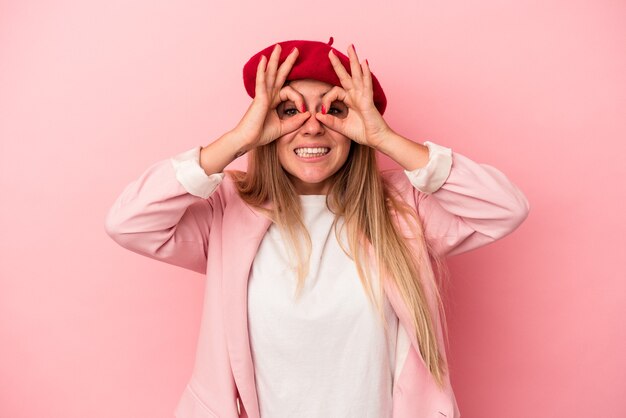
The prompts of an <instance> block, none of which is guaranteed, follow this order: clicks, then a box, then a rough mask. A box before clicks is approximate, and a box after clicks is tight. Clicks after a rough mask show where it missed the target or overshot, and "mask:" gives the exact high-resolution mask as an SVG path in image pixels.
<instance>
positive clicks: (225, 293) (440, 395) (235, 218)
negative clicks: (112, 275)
mask: <svg viewBox="0 0 626 418" xmlns="http://www.w3.org/2000/svg"><path fill="white" fill-rule="evenodd" d="M383 175H384V176H386V177H388V178H389V179H391V180H392V181H393V182H394V183H395V184H396V185H397V187H398V188H399V189H400V190H401V192H402V196H403V198H404V199H405V200H406V202H408V203H409V204H410V205H411V206H412V207H413V208H415V210H416V211H417V213H418V215H419V217H420V219H421V220H422V222H423V225H424V233H425V236H426V238H427V239H428V240H429V241H430V242H431V243H432V244H433V245H434V247H435V248H436V251H439V252H440V253H442V254H444V255H454V254H460V253H463V252H466V251H469V250H472V249H475V248H477V247H480V246H483V245H486V244H489V243H491V242H493V241H495V240H497V239H499V238H502V237H504V236H505V235H507V234H509V233H510V232H512V231H513V230H514V229H516V228H517V227H518V226H519V225H520V224H521V223H522V222H523V220H524V219H525V218H526V217H527V216H528V212H529V204H528V201H527V199H526V197H525V196H524V194H523V193H522V192H521V191H520V190H519V189H518V188H517V187H516V186H515V185H514V184H513V183H512V182H511V181H510V180H508V179H507V177H506V176H505V175H504V174H503V173H502V172H500V171H498V170H497V169H495V168H493V167H491V166H489V165H486V164H478V163H476V162H474V161H472V160H470V159H469V158H467V157H465V156H463V155H461V154H459V153H453V154H452V167H451V170H450V174H449V176H448V178H447V179H446V181H445V183H444V184H443V185H442V186H441V187H440V188H439V189H438V190H436V191H435V192H433V193H425V192H422V191H419V190H418V189H416V188H415V187H413V186H412V185H411V183H410V182H409V181H408V178H407V176H406V175H405V174H404V172H403V171H402V170H395V171H388V172H385V173H383ZM269 226H270V221H269V220H268V219H267V218H266V217H264V216H263V215H262V214H260V213H258V212H257V211H255V210H254V209H252V208H251V207H249V206H248V205H247V204H245V203H244V202H243V201H242V200H241V199H240V198H239V196H238V194H237V192H236V190H235V188H234V185H233V183H232V181H231V180H230V178H229V176H226V177H225V178H224V180H223V181H222V183H221V184H220V185H219V187H218V188H217V189H216V190H215V191H214V192H213V193H212V194H211V195H210V196H209V197H208V198H206V199H205V198H202V197H199V196H196V195H192V194H190V193H189V192H188V191H187V190H186V189H185V188H184V187H183V186H182V184H181V183H180V182H179V181H178V180H177V179H176V173H175V169H174V167H173V165H172V162H171V161H170V159H167V160H162V161H159V162H157V163H155V164H153V165H152V166H150V167H149V168H148V169H147V170H146V171H145V172H144V173H143V174H142V175H141V176H140V177H139V178H138V179H137V180H135V181H133V182H132V183H130V184H129V185H128V186H127V187H126V188H125V189H124V190H123V192H122V194H121V195H120V196H119V197H118V198H117V200H116V201H115V203H114V205H113V206H112V207H111V209H110V210H109V213H108V215H107V218H106V222H105V230H106V232H107V233H108V234H109V235H110V236H111V238H112V239H113V240H115V241H116V242H117V243H118V244H119V245H121V246H122V247H124V248H126V249H129V250H131V251H134V252H136V253H139V254H142V255H144V256H147V257H150V258H153V259H156V260H160V261H163V262H166V263H170V264H174V265H177V266H180V267H184V268H186V269H190V270H193V271H196V272H198V273H202V274H206V286H205V295H204V304H203V312H202V320H201V328H200V332H199V337H198V344H197V351H196V360H195V365H194V368H193V372H192V374H191V377H190V379H189V381H188V384H187V386H186V388H185V389H184V391H183V393H182V396H181V398H180V401H179V403H178V405H177V408H176V412H175V414H176V417H178V418H235V417H249V418H260V413H259V405H258V399H257V392H256V389H255V380H254V379H255V377H254V366H253V363H252V356H251V350H250V342H249V338H248V323H247V281H248V274H249V272H250V268H251V265H252V262H253V260H254V257H255V254H256V252H257V249H258V247H259V244H260V242H261V239H262V238H263V236H264V234H265V232H266V231H267V229H268V227H269ZM385 292H386V295H387V297H388V299H389V301H390V303H391V305H392V306H393V308H394V310H395V312H396V314H397V316H398V318H399V338H400V336H402V335H403V336H405V338H406V344H405V345H404V346H402V344H400V345H399V347H404V348H402V350H403V352H402V353H400V354H399V355H398V356H397V357H398V359H399V361H401V363H398V364H397V368H396V370H398V371H399V373H396V375H395V376H394V388H393V418H442V417H448V418H453V417H454V418H456V417H459V416H460V413H459V409H458V406H457V403H456V400H455V396H454V392H453V390H452V388H451V386H450V381H449V378H446V385H445V388H444V389H443V390H440V389H439V388H438V386H437V385H436V383H435V381H434V380H433V379H432V378H431V376H430V374H429V373H428V370H427V369H426V367H425V365H424V362H423V361H422V358H421V356H420V355H419V349H418V345H417V339H416V335H415V333H414V332H413V329H412V327H411V320H410V314H409V312H408V310H407V309H406V307H405V306H404V304H403V301H402V299H401V298H400V296H399V293H398V292H397V290H396V289H395V288H393V287H392V286H391V285H389V284H388V285H386V286H385ZM433 317H434V318H436V320H437V321H438V322H437V326H438V329H437V331H438V332H439V335H438V338H439V341H440V344H441V347H442V350H444V346H443V340H442V335H441V329H442V328H441V325H442V324H441V321H440V318H439V316H438V314H437V312H433ZM444 356H445V350H444Z"/></svg>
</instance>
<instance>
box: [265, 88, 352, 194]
mask: <svg viewBox="0 0 626 418" xmlns="http://www.w3.org/2000/svg"><path fill="white" fill-rule="evenodd" d="M289 85H290V86H291V87H292V88H293V89H294V90H296V91H297V92H299V93H300V94H301V95H302V96H303V97H304V103H305V106H306V110H308V111H309V112H311V116H310V117H309V118H308V119H307V120H306V122H304V124H302V126H300V128H298V129H297V130H295V131H294V132H291V133H288V134H286V135H283V136H281V137H280V138H278V139H277V140H276V148H277V152H278V160H279V161H280V164H281V165H282V166H283V168H284V169H285V171H286V172H287V175H288V176H289V178H290V179H291V181H292V183H293V184H294V186H295V188H296V191H297V192H298V194H326V193H327V192H328V190H329V187H330V183H329V178H330V177H331V176H332V175H333V174H335V173H336V172H337V171H338V170H339V169H340V168H341V166H343V164H344V163H345V162H346V160H347V159H348V153H349V152H350V144H351V143H352V140H350V139H349V138H348V137H346V136H344V135H342V134H340V133H339V132H336V131H333V130H331V129H330V128H328V127H326V126H325V125H322V124H321V123H320V121H318V120H317V119H316V118H315V113H317V112H321V108H322V96H324V94H325V93H326V92H328V91H329V90H330V89H331V88H332V87H333V86H332V85H330V84H328V83H325V82H323V81H318V80H311V79H303V80H294V81H291V82H290V83H289ZM276 111H277V112H278V116H279V117H280V118H281V119H285V118H288V117H291V116H293V115H295V114H296V113H297V112H298V110H297V109H296V104H295V103H294V102H292V101H286V102H282V103H281V104H280V105H279V106H278V107H277V108H276ZM327 113H328V114H330V115H335V116H336V117H339V118H345V117H346V116H347V115H348V107H347V106H346V105H345V104H344V103H342V102H338V101H336V102H334V103H333V104H332V105H331V108H330V109H328V111H327Z"/></svg>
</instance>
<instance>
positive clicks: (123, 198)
mask: <svg viewBox="0 0 626 418" xmlns="http://www.w3.org/2000/svg"><path fill="white" fill-rule="evenodd" d="M200 150H201V146H197V147H195V148H192V149H190V150H188V151H185V152H181V153H180V154H178V155H175V156H173V157H171V158H168V159H165V160H162V161H159V162H157V163H155V164H153V165H151V166H150V167H148V168H147V169H146V171H144V172H143V173H142V174H141V175H140V176H139V178H138V179H136V180H134V181H132V182H131V183H130V184H129V185H127V186H126V188H125V189H124V190H123V191H122V193H121V195H120V196H119V197H118V198H117V200H116V201H115V203H114V204H113V206H112V207H111V208H110V209H109V211H108V214H107V216H106V219H105V231H106V233H107V234H108V235H109V236H110V237H111V238H112V239H113V240H114V241H115V242H117V243H118V244H119V245H121V246H122V247H124V248H126V249H128V250H131V251H133V252H136V253H138V254H141V255H144V256H147V257H150V258H153V259H156V260H159V261H163V262H165V263H169V264H174V265H176V266H180V267H184V268H186V269H190V270H193V271H196V272H198V273H205V272H206V263H207V246H208V234H209V231H210V225H211V220H212V216H213V207H212V201H211V199H208V197H209V196H211V195H212V194H213V192H214V191H215V190H216V188H217V186H218V185H219V184H220V182H221V181H222V180H223V178H224V173H217V174H212V175H210V176H207V174H206V173H205V172H204V170H203V169H202V167H201V166H200Z"/></svg>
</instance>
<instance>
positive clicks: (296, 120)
mask: <svg viewBox="0 0 626 418" xmlns="http://www.w3.org/2000/svg"><path fill="white" fill-rule="evenodd" d="M310 116H311V112H309V111H308V110H307V111H306V112H304V113H298V114H296V115H294V116H293V117H291V118H288V119H284V120H283V121H282V122H281V123H282V130H281V131H282V134H283V135H284V134H288V133H290V132H293V131H295V130H296V129H298V128H299V127H301V126H302V124H303V123H304V122H306V120H307V119H308V118H309V117H310Z"/></svg>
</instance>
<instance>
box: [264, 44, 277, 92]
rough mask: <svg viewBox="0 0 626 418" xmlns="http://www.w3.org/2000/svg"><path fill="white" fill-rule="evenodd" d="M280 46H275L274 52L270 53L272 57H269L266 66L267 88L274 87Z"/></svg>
mask: <svg viewBox="0 0 626 418" xmlns="http://www.w3.org/2000/svg"><path fill="white" fill-rule="evenodd" d="M280 50H281V47H280V44H276V46H275V47H274V50H273V51H272V55H270V60H269V63H268V65H267V73H266V83H267V87H270V88H273V87H274V80H276V69H277V68H278V59H279V58H280Z"/></svg>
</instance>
